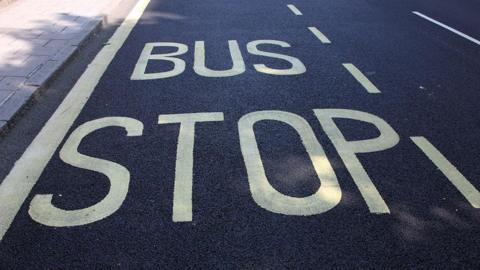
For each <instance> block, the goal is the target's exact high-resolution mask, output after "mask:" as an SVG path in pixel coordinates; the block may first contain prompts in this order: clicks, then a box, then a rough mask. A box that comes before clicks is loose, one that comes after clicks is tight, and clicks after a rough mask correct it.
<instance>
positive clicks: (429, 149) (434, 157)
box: [410, 137, 480, 208]
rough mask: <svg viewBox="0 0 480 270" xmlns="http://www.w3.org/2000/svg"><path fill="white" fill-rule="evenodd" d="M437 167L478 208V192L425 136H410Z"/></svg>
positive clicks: (479, 195)
mask: <svg viewBox="0 0 480 270" xmlns="http://www.w3.org/2000/svg"><path fill="white" fill-rule="evenodd" d="M410 139H412V141H413V142H414V143H415V144H416V145H417V146H418V147H419V148H420V149H421V150H422V151H423V152H424V153H425V155H426V156H427V157H428V158H429V159H430V160H431V161H432V162H433V164H435V166H437V168H438V169H439V170H440V171H441V172H442V173H443V174H444V175H445V176H446V177H447V178H448V180H450V182H451V183H452V184H453V185H454V186H455V187H456V188H457V189H458V191H460V193H462V195H463V196H464V197H465V198H466V199H467V201H468V202H469V203H470V204H471V205H472V206H473V207H475V208H480V192H479V191H478V190H477V189H476V188H475V187H474V186H473V185H472V183H470V182H469V181H468V180H467V179H466V178H465V176H463V175H462V173H460V172H459V171H458V169H457V168H456V167H455V166H453V164H452V163H450V161H448V160H447V158H446V157H445V156H444V155H442V153H440V151H438V150H437V149H436V148H435V146H433V145H432V144H431V143H430V142H429V141H428V140H427V139H426V138H425V137H410Z"/></svg>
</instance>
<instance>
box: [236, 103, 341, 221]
mask: <svg viewBox="0 0 480 270" xmlns="http://www.w3.org/2000/svg"><path fill="white" fill-rule="evenodd" d="M264 120H269V121H279V122H282V123H285V124H288V125H289V126H291V127H292V128H294V129H295V130H296V131H297V132H298V135H299V136H300V138H301V140H302V143H303V145H304V146H305V149H306V150H307V153H308V155H309V157H310V160H311V161H312V164H313V167H314V169H315V172H316V173H317V176H318V178H319V181H320V188H319V189H318V191H317V192H316V193H315V194H313V195H310V196H308V197H304V198H297V197H291V196H287V195H284V194H282V193H280V192H278V191H277V190H275V188H274V187H272V185H271V184H270V183H269V181H268V178H267V176H266V175H265V169H264V167H263V162H262V158H261V156H260V150H259V149H258V144H257V140H256V138H255V133H254V130H253V126H254V125H255V123H257V122H259V121H264ZM238 132H239V136H240V146H241V149H242V155H243V159H244V161H245V166H246V168H247V173H248V182H249V185H250V191H251V193H252V197H253V199H254V201H255V202H256V203H257V204H258V205H259V206H260V207H262V208H265V209H266V210H269V211H271V212H274V213H280V214H285V215H301V216H309V215H316V214H321V213H324V212H326V211H328V210H330V209H332V208H333V207H335V206H336V205H337V204H338V203H339V202H340V199H341V197H342V191H341V189H340V186H339V185H338V181H337V177H336V175H335V172H334V171H333V168H332V166H331V164H330V162H329V161H328V158H327V157H326V155H325V152H324V151H323V148H322V146H321V145H320V143H319V142H318V140H317V138H316V137H315V134H314V132H313V130H312V129H311V127H310V125H309V124H308V122H307V121H305V119H303V118H302V117H300V116H298V115H296V114H293V113H289V112H283V111H259V112H252V113H249V114H247V115H244V116H243V117H242V118H241V119H240V120H239V122H238ZM291 169H292V170H295V168H291Z"/></svg>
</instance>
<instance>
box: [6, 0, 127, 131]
mask: <svg viewBox="0 0 480 270" xmlns="http://www.w3.org/2000/svg"><path fill="white" fill-rule="evenodd" d="M7 1H16V0H7ZM136 2H137V0H121V1H112V3H110V4H109V5H108V6H107V7H106V8H105V10H104V11H103V12H102V15H100V16H98V17H96V18H93V20H92V21H91V22H89V23H88V25H87V26H86V31H85V32H83V33H82V34H81V35H80V36H78V37H76V38H75V39H73V40H71V41H70V44H69V46H66V47H65V48H64V49H63V50H61V51H60V52H58V53H57V54H56V55H55V57H54V58H53V59H52V61H47V62H46V63H44V64H43V65H42V66H41V67H40V68H38V69H36V70H35V71H34V72H32V75H31V77H30V78H28V79H27V80H26V81H25V82H24V83H23V85H22V86H20V88H19V89H17V90H16V93H15V95H14V96H12V97H11V98H9V99H8V100H7V101H6V102H4V103H3V105H2V106H1V107H0V135H3V134H5V133H6V132H8V130H9V129H10V128H12V127H13V126H14V124H15V120H17V119H18V118H19V117H20V116H21V112H23V111H24V110H25V109H27V107H28V106H27V105H28V104H29V103H30V102H31V101H32V100H33V99H34V97H35V95H37V94H39V93H40V92H41V90H42V89H43V88H45V87H46V86H47V85H48V84H49V83H50V82H51V80H52V79H54V78H55V76H56V75H58V74H59V73H60V71H61V69H62V67H64V66H65V65H66V64H67V63H69V62H70V61H71V60H72V59H73V57H74V56H75V55H76V54H77V53H78V51H80V50H81V48H82V47H83V46H84V45H85V44H86V42H87V41H88V40H89V39H90V38H92V37H93V36H94V35H95V34H96V33H97V32H98V31H100V29H102V28H103V27H106V26H108V25H109V23H108V22H109V20H110V17H112V15H113V14H114V12H115V11H116V9H117V8H118V9H120V8H121V7H123V8H124V7H125V6H133V5H134V3H136ZM0 6H1V2H0ZM7 103H8V104H7Z"/></svg>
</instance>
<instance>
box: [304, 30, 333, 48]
mask: <svg viewBox="0 0 480 270" xmlns="http://www.w3.org/2000/svg"><path fill="white" fill-rule="evenodd" d="M308 30H310V32H312V33H313V34H314V35H315V36H316V37H317V38H318V39H319V40H320V42H322V43H324V44H330V43H332V42H330V40H329V39H328V38H327V36H325V35H324V34H323V33H322V32H320V30H318V28H316V27H308Z"/></svg>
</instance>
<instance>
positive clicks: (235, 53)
mask: <svg viewBox="0 0 480 270" xmlns="http://www.w3.org/2000/svg"><path fill="white" fill-rule="evenodd" d="M228 47H229V51H230V54H231V57H232V62H233V65H232V68H230V69H227V70H212V69H209V68H207V67H206V66H205V42H203V41H196V42H195V60H194V63H193V69H194V70H195V72H196V73H197V74H198V75H201V76H204V77H230V76H235V75H239V74H242V73H243V72H245V63H244V62H243V57H242V53H241V52H240V48H239V46H238V42H237V41H236V40H229V41H228Z"/></svg>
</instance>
